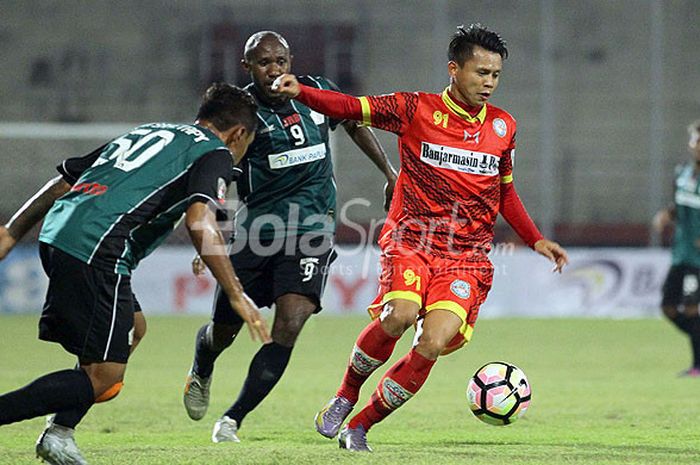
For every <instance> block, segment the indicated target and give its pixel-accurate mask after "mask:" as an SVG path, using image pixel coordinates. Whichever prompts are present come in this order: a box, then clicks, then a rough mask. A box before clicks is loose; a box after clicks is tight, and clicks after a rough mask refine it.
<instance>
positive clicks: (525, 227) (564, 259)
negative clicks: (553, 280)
mask: <svg viewBox="0 0 700 465" xmlns="http://www.w3.org/2000/svg"><path fill="white" fill-rule="evenodd" d="M500 211H501V214H502V215H503V218H504V219H505V220H506V221H507V222H508V224H509V225H510V226H511V228H513V230H514V231H515V232H516V233H517V234H518V236H520V238H521V239H522V240H523V241H524V242H525V243H526V244H527V245H528V247H530V248H532V249H533V250H535V252H537V253H539V254H540V255H543V256H545V257H547V258H548V259H549V260H551V261H552V262H554V271H557V272H561V270H562V268H563V267H564V265H566V264H567V263H569V257H568V255H567V253H566V250H565V249H564V248H563V247H562V246H560V245H559V244H557V243H556V242H554V241H550V240H549V239H546V238H545V237H544V236H542V233H541V232H540V230H539V229H537V226H536V225H535V222H534V221H532V218H531V217H530V215H529V214H528V213H527V210H525V206H524V205H523V202H522V201H521V200H520V196H519V195H518V193H517V192H516V190H515V186H514V185H513V182H512V181H510V182H507V183H502V184H501V201H500Z"/></svg>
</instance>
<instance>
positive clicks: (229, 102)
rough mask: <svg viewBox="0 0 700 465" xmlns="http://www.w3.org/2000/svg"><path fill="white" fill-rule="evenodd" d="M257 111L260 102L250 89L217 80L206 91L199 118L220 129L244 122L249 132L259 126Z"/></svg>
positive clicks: (223, 129)
mask: <svg viewBox="0 0 700 465" xmlns="http://www.w3.org/2000/svg"><path fill="white" fill-rule="evenodd" d="M257 111H258V104H257V103H255V99H254V98H253V96H252V95H250V93H249V92H248V91H246V90H243V89H241V88H240V87H236V86H233V85H231V84H227V83H225V82H216V83H214V84H212V85H211V86H209V88H208V89H207V90H206V92H204V97H202V104H201V105H200V106H199V111H198V112H197V119H203V120H207V121H209V122H210V123H212V124H213V125H214V127H216V129H218V130H219V131H226V130H228V129H230V128H231V127H233V126H235V125H236V124H242V125H243V126H245V128H246V129H247V130H248V131H249V132H255V129H256V128H257V126H258V120H257V117H256V115H255V112H257Z"/></svg>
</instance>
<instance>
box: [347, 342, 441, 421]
mask: <svg viewBox="0 0 700 465" xmlns="http://www.w3.org/2000/svg"><path fill="white" fill-rule="evenodd" d="M436 361H437V360H428V359H427V358H425V357H423V356H422V355H421V354H419V353H418V352H416V351H415V349H411V351H410V352H409V353H408V354H406V355H405V356H404V357H403V358H402V359H401V360H399V361H398V362H396V363H395V364H394V366H392V367H391V368H389V371H387V372H386V374H385V375H384V377H383V378H382V379H381V380H380V381H379V385H378V386H377V390H376V391H374V393H373V394H372V397H371V398H370V400H369V403H368V404H367V406H366V407H365V408H364V409H362V411H360V413H358V414H357V415H355V417H354V418H353V419H352V420H350V422H349V423H348V426H349V427H350V428H357V426H358V425H362V426H363V427H364V429H365V431H369V429H370V428H371V427H372V425H374V424H375V423H379V422H380V421H382V420H383V419H384V418H386V417H387V416H388V415H389V414H390V413H391V412H393V411H394V410H396V409H397V408H399V407H401V406H402V405H403V404H405V403H406V402H407V401H408V400H409V399H410V398H411V397H413V396H414V395H415V394H416V393H417V392H418V390H419V389H420V388H421V386H423V383H425V380H426V379H428V375H429V374H430V370H431V369H432V368H433V365H435V362H436Z"/></svg>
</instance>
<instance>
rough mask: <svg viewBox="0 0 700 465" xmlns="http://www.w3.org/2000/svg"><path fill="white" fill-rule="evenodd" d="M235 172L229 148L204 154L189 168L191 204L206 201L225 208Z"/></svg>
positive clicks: (189, 199) (188, 191)
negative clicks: (227, 193)
mask: <svg viewBox="0 0 700 465" xmlns="http://www.w3.org/2000/svg"><path fill="white" fill-rule="evenodd" d="M234 174H235V172H234V167H233V161H232V159H231V154H230V153H229V152H228V151H227V150H214V151H212V152H209V153H207V154H205V155H202V156H201V157H200V158H199V159H198V160H197V161H196V162H194V164H193V165H192V167H191V168H190V170H189V178H188V181H187V196H188V197H187V198H188V203H189V205H192V204H193V203H195V202H204V203H207V204H211V205H212V206H215V207H216V208H218V209H223V208H224V204H225V203H226V192H227V191H228V185H229V184H230V183H231V181H232V180H233V178H234Z"/></svg>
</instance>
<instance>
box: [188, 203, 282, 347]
mask: <svg viewBox="0 0 700 465" xmlns="http://www.w3.org/2000/svg"><path fill="white" fill-rule="evenodd" d="M185 224H186V225H187V230H188V231H189V233H190V238H191V239H192V244H194V247H195V249H197V253H198V254H199V256H200V257H202V260H203V261H204V263H205V264H206V265H207V267H208V268H209V269H210V270H211V273H212V274H213V275H214V278H216V281H217V282H218V283H219V285H220V286H221V288H222V289H223V290H224V292H225V293H226V295H227V296H228V299H229V303H230V304H231V308H233V310H234V311H236V313H238V314H239V315H240V316H241V318H243V321H245V322H246V323H247V324H248V330H249V331H250V336H251V337H252V338H253V340H259V341H260V342H262V343H264V344H266V343H268V342H272V338H271V337H270V333H269V331H268V329H267V324H266V323H265V320H264V319H263V318H262V315H261V314H260V310H259V309H258V307H257V306H256V305H255V303H254V302H253V300H252V299H251V298H250V297H248V296H247V295H246V293H245V292H244V291H243V287H242V286H241V283H240V281H239V280H238V277H237V276H236V273H235V272H234V271H233V266H232V265H231V260H230V259H229V257H228V253H227V252H226V241H225V240H224V235H223V234H222V233H221V230H220V229H219V226H218V225H217V224H216V216H215V215H214V212H212V211H211V209H210V208H209V206H208V205H207V204H205V203H204V202H195V203H193V204H192V205H190V207H189V208H188V209H187V213H186V214H185Z"/></svg>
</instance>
